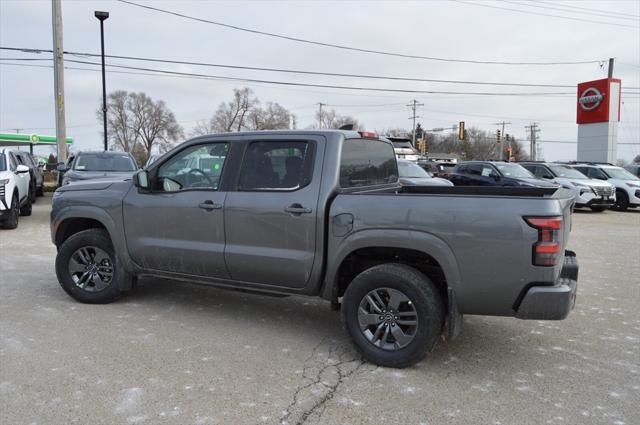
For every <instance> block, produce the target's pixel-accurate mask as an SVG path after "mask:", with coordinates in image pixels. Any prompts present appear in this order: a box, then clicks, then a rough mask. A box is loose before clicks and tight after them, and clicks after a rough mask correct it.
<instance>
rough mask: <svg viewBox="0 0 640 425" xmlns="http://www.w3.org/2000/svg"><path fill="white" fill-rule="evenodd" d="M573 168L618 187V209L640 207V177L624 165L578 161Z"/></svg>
mask: <svg viewBox="0 0 640 425" xmlns="http://www.w3.org/2000/svg"><path fill="white" fill-rule="evenodd" d="M572 167H573V168H575V169H576V170H578V171H580V172H581V173H582V174H585V175H586V176H587V177H591V178H592V179H599V180H606V181H608V182H609V183H611V184H612V185H614V186H615V188H616V205H615V206H616V209H618V210H620V211H625V210H626V209H627V208H638V207H640V179H639V178H637V177H636V176H634V175H633V174H631V173H630V172H628V171H627V170H625V169H624V168H622V167H616V166H615V165H613V164H604V163H595V162H588V163H578V164H573V165H572Z"/></svg>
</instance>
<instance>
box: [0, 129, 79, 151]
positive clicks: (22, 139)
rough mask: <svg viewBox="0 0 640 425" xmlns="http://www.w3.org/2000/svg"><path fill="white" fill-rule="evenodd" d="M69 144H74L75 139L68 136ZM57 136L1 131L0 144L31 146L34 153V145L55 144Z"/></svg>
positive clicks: (30, 148)
mask: <svg viewBox="0 0 640 425" xmlns="http://www.w3.org/2000/svg"><path fill="white" fill-rule="evenodd" d="M66 142H67V145H72V144H73V139H72V138H71V137H67V140H66ZM56 143H57V139H56V136H44V135H40V134H21V133H0V146H29V150H30V151H31V152H32V153H33V147H34V146H43V145H44V146H55V145H56Z"/></svg>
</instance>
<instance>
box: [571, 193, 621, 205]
mask: <svg viewBox="0 0 640 425" xmlns="http://www.w3.org/2000/svg"><path fill="white" fill-rule="evenodd" d="M615 203H616V196H615V193H614V194H612V195H596V194H595V193H592V192H585V193H582V194H580V195H577V196H576V207H595V206H602V207H611V206H613V205H614V204H615Z"/></svg>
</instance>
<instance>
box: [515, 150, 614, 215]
mask: <svg viewBox="0 0 640 425" xmlns="http://www.w3.org/2000/svg"><path fill="white" fill-rule="evenodd" d="M519 164H520V165H522V166H523V167H524V168H526V169H527V170H529V171H530V172H531V173H532V174H533V175H534V176H536V177H537V178H539V179H545V180H548V181H551V182H554V183H558V184H560V185H561V186H562V187H564V188H567V189H569V190H571V191H572V192H573V193H574V196H575V201H576V207H589V208H591V210H593V211H595V212H602V211H604V210H606V209H607V208H611V207H612V206H613V205H614V204H615V202H616V189H615V187H613V185H611V184H610V183H608V182H606V181H602V180H594V179H590V178H589V177H587V176H585V175H584V174H582V173H581V172H580V171H578V170H575V169H573V168H571V167H570V166H568V165H565V164H556V163H549V162H539V161H538V162H536V161H525V162H520V163H519Z"/></svg>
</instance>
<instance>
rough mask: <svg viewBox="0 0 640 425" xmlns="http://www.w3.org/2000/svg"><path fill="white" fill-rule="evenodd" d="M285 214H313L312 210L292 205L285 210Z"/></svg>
mask: <svg viewBox="0 0 640 425" xmlns="http://www.w3.org/2000/svg"><path fill="white" fill-rule="evenodd" d="M284 212H288V213H289V214H292V215H301V214H311V208H305V207H303V206H302V205H300V204H297V203H296V204H291V205H289V206H288V207H286V208H285V209H284Z"/></svg>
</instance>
